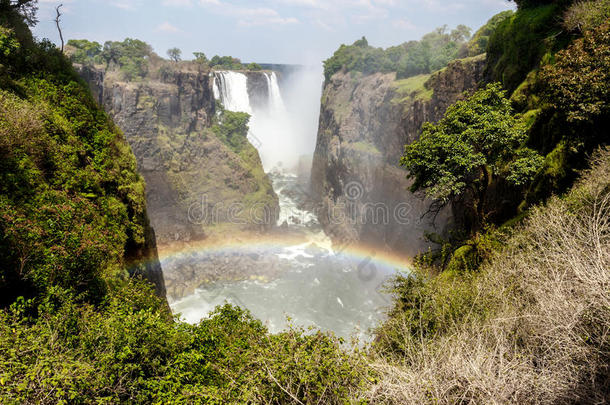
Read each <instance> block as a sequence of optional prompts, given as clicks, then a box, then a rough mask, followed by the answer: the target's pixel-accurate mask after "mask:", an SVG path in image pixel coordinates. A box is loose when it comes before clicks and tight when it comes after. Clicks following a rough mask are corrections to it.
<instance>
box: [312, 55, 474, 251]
mask: <svg viewBox="0 0 610 405" xmlns="http://www.w3.org/2000/svg"><path fill="white" fill-rule="evenodd" d="M484 67H485V55H480V56H477V57H474V58H468V59H463V60H457V61H454V62H452V63H450V64H449V66H448V67H447V68H445V69H443V70H441V71H439V72H437V73H434V74H432V75H425V76H424V75H422V76H416V77H412V78H409V79H404V80H398V81H397V80H396V75H395V73H387V74H384V73H376V74H372V75H367V76H363V75H362V74H358V73H350V72H338V73H336V74H335V75H334V76H332V78H331V79H330V81H328V82H327V83H325V86H324V92H323V95H322V109H321V112H320V124H319V132H318V138H317V144H316V151H315V154H314V160H313V166H312V174H311V191H312V197H313V199H314V200H315V202H316V203H317V204H318V206H317V210H318V218H319V220H320V222H321V223H322V224H323V226H324V228H325V230H326V232H327V233H328V234H329V235H330V236H331V237H332V238H333V240H334V241H335V242H342V243H345V242H351V241H357V242H363V243H366V244H372V245H377V246H382V247H385V248H390V249H398V250H401V251H402V252H405V253H407V254H409V255H411V256H414V255H416V254H417V253H420V252H422V251H424V250H426V249H427V248H428V247H430V243H429V242H427V241H426V240H425V238H424V234H425V233H426V232H434V233H440V234H442V233H444V232H445V231H446V230H447V228H448V226H450V224H451V221H452V215H451V212H450V210H449V209H445V210H443V211H441V212H440V213H439V214H438V215H437V216H436V218H435V219H434V218H433V217H434V216H433V215H426V213H427V212H428V210H429V208H430V204H431V201H429V200H425V199H423V198H422V196H420V195H415V194H413V193H411V192H410V191H409V190H408V189H409V187H410V185H411V181H410V180H408V179H407V178H406V176H407V172H406V171H404V170H403V169H402V168H401V167H400V166H399V161H400V157H401V155H402V153H403V149H404V145H405V144H408V143H411V142H413V141H414V140H416V139H417V138H418V137H419V133H420V130H421V126H422V124H423V123H424V122H427V121H431V122H435V121H437V120H439V119H440V118H441V117H442V115H443V114H444V112H445V110H446V109H447V107H449V106H450V105H451V104H453V103H454V102H455V101H456V100H457V99H458V98H459V97H460V96H461V95H462V94H463V93H464V92H465V91H469V90H473V89H475V88H476V87H477V85H478V83H479V82H480V81H482V80H483V78H484ZM433 219H434V220H433Z"/></svg>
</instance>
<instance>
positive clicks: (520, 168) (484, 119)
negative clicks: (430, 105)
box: [401, 84, 542, 230]
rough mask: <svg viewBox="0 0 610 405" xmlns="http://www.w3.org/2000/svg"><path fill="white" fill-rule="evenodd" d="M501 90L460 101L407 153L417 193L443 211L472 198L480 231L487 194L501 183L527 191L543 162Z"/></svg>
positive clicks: (489, 90)
mask: <svg viewBox="0 0 610 405" xmlns="http://www.w3.org/2000/svg"><path fill="white" fill-rule="evenodd" d="M505 94H506V93H505V92H504V91H502V90H501V85H500V84H490V85H488V86H487V87H486V88H485V89H482V90H479V91H477V92H476V93H475V94H474V95H472V96H471V97H469V98H468V99H466V100H464V101H458V102H457V103H455V104H454V105H452V106H451V107H449V109H447V112H446V113H445V116H444V117H443V119H442V120H441V121H440V122H439V123H438V124H430V123H428V124H425V125H424V127H423V130H422V134H421V137H420V138H419V140H418V141H416V142H413V143H412V144H410V145H407V146H406V147H405V153H404V156H403V158H402V159H401V165H402V166H404V167H405V168H406V169H407V170H409V177H412V178H414V179H415V182H414V183H413V186H412V187H411V191H413V192H415V191H418V190H422V189H423V190H425V192H426V194H427V195H428V196H429V197H431V198H433V199H435V200H437V201H439V202H440V204H439V207H441V206H445V205H446V204H448V203H450V202H454V201H456V200H457V199H458V198H463V194H464V193H469V200H470V201H471V203H472V204H471V207H470V208H471V209H472V210H473V211H474V212H475V214H474V215H473V216H472V218H473V220H474V221H475V223H474V224H473V225H472V226H473V228H474V230H479V229H480V228H481V227H482V226H483V225H484V223H485V217H486V212H485V207H486V203H487V197H488V195H487V193H488V191H489V186H490V185H491V183H492V182H494V181H498V179H499V178H503V179H505V180H506V181H507V182H508V183H509V184H511V185H513V186H516V187H522V186H524V185H527V184H528V183H529V182H531V180H532V179H533V177H534V175H535V174H536V172H537V171H538V169H539V167H540V166H541V164H542V162H541V160H542V158H541V157H540V156H539V155H538V154H537V153H536V152H535V151H533V150H531V149H528V148H525V147H524V145H523V144H524V141H525V140H526V131H525V126H524V125H523V123H521V122H520V121H518V120H517V119H515V118H514V117H513V115H512V109H511V107H510V103H509V101H508V99H506V97H505Z"/></svg>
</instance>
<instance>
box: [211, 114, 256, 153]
mask: <svg viewBox="0 0 610 405" xmlns="http://www.w3.org/2000/svg"><path fill="white" fill-rule="evenodd" d="M216 121H217V122H216V123H215V124H214V125H213V126H212V132H214V134H215V135H216V136H217V137H218V138H219V139H220V140H221V141H222V142H224V143H225V144H227V145H228V146H229V147H230V148H231V149H233V151H234V152H236V153H239V152H240V151H241V150H242V149H243V147H244V146H246V145H248V138H247V137H248V130H249V127H248V122H249V121H250V114H248V113H245V112H234V111H229V110H225V109H224V108H223V107H222V106H219V108H218V116H217V117H216Z"/></svg>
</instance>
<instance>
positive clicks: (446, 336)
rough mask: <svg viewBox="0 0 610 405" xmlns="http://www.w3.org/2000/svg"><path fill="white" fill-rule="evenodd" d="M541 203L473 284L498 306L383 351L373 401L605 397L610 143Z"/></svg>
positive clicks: (609, 348)
mask: <svg viewBox="0 0 610 405" xmlns="http://www.w3.org/2000/svg"><path fill="white" fill-rule="evenodd" d="M593 167H594V168H593V169H592V170H591V171H590V172H588V173H586V174H585V175H584V177H583V180H582V181H581V182H580V183H579V184H578V185H577V186H576V187H575V188H574V190H573V191H572V192H571V193H570V195H569V196H567V197H566V198H564V199H559V198H555V199H553V200H552V201H550V202H549V203H548V204H547V206H546V207H541V208H538V209H536V210H535V211H534V212H533V214H532V215H531V217H530V218H529V220H528V221H527V223H526V224H525V225H524V226H523V229H521V230H520V231H519V232H516V233H515V235H513V236H512V237H511V238H510V240H509V241H508V243H507V245H506V247H505V249H504V250H503V251H502V252H499V253H498V254H497V255H496V256H495V257H494V258H493V259H492V260H491V261H490V262H489V263H488V264H486V265H485V266H484V269H483V272H482V274H481V276H480V278H479V279H478V281H477V282H476V283H475V285H474V286H475V287H474V288H476V290H477V293H478V296H480V299H481V300H482V301H483V302H485V303H488V302H490V303H492V306H491V307H492V308H494V309H493V310H492V311H491V313H490V314H489V316H487V317H485V318H484V319H483V318H481V317H479V318H478V320H477V318H474V317H473V318H472V319H471V320H470V321H468V322H465V323H462V324H458V325H455V326H454V327H452V328H451V329H450V331H449V332H444V333H443V334H442V335H440V336H436V337H434V338H431V339H425V340H424V339H420V340H418V339H414V338H413V337H412V336H410V335H409V334H408V333H405V335H404V336H405V340H406V341H409V340H410V342H409V344H408V346H409V347H412V349H413V350H411V351H408V352H407V354H403V355H402V356H400V358H394V359H392V360H388V357H387V356H381V355H380V356H379V357H377V359H376V361H375V363H374V368H375V369H376V370H377V372H378V373H379V374H380V381H379V382H378V383H376V384H374V385H372V386H371V387H370V390H369V392H368V399H369V400H370V401H371V402H373V403H413V404H420V403H434V404H455V403H469V404H508V403H510V404H563V403H590V404H601V403H606V401H608V397H607V395H609V394H608V392H610V391H609V390H610V386H609V379H608V377H609V374H610V373H609V369H608V362H609V359H610V336H609V332H610V150H605V151H603V152H601V153H599V154H598V155H597V157H596V158H595V159H594V161H593Z"/></svg>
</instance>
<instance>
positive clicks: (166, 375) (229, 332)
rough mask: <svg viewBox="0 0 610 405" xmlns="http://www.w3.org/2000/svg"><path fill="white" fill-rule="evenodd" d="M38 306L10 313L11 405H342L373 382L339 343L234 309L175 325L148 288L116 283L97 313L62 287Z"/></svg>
mask: <svg viewBox="0 0 610 405" xmlns="http://www.w3.org/2000/svg"><path fill="white" fill-rule="evenodd" d="M31 305H32V304H31V303H29V302H24V301H18V302H17V303H16V304H15V305H13V306H12V307H11V309H10V310H6V311H2V310H0V370H1V371H0V401H2V402H3V403H11V402H36V403H42V404H45V403H48V404H55V403H74V402H81V403H82V402H86V403H95V402H105V403H108V402H111V403H126V402H127V403H270V402H272V403H289V402H292V401H294V399H295V398H296V399H297V400H298V401H300V402H302V403H306V404H315V403H329V404H338V403H343V402H344V401H346V400H348V399H349V398H350V397H351V396H353V395H354V393H355V392H356V391H357V390H358V389H359V388H361V387H362V383H363V382H364V378H365V376H366V375H365V370H366V368H365V367H363V365H362V364H361V363H360V362H361V357H358V356H357V355H356V354H354V355H351V354H348V353H346V352H344V351H343V350H342V349H341V347H340V346H339V343H340V342H339V341H338V340H337V339H336V338H334V337H333V336H330V335H325V334H321V333H306V331H303V330H298V329H291V330H289V331H287V332H284V333H281V334H278V335H270V334H268V332H267V329H266V328H265V327H264V326H263V325H262V324H261V322H260V321H257V320H255V319H253V318H252V316H251V315H250V314H249V313H247V312H245V311H243V310H241V309H239V308H235V307H231V306H229V305H225V306H223V307H219V308H217V309H216V311H215V312H213V313H212V314H210V316H209V317H208V318H206V319H203V320H202V321H201V322H200V323H199V324H197V325H187V324H183V323H181V322H174V321H172V320H171V319H169V318H168V316H167V312H166V310H165V306H164V305H163V303H162V301H161V300H159V299H158V298H156V297H154V295H153V293H152V290H151V289H150V287H149V286H148V285H147V284H144V283H138V282H133V281H130V282H121V283H115V284H114V285H113V287H112V290H111V291H110V293H109V295H108V297H107V299H106V300H105V302H104V303H103V304H102V305H101V306H98V307H96V308H94V307H91V306H83V305H81V304H77V303H76V302H75V301H74V299H73V298H72V297H71V295H70V293H69V292H66V291H65V290H60V289H54V290H53V291H52V294H50V295H49V296H48V298H47V299H46V300H45V301H43V302H42V303H41V304H40V305H39V306H38V307H37V308H35V309H34V310H33V308H31ZM31 312H35V313H37V315H38V316H37V318H35V319H33V318H29V317H28V315H27V314H28V313H31ZM10 331H15V333H11V332H10Z"/></svg>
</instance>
